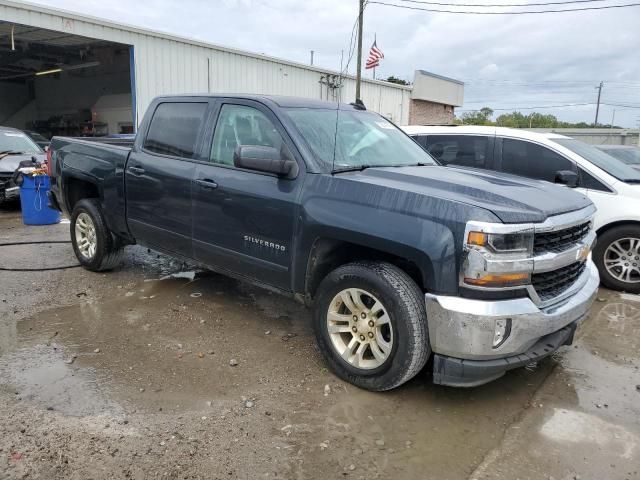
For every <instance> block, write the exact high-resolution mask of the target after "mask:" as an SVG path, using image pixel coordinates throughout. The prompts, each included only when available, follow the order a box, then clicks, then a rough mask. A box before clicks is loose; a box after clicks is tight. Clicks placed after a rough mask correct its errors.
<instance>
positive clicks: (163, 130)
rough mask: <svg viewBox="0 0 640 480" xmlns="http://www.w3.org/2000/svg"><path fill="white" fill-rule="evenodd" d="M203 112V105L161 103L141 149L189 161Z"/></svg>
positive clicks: (204, 104)
mask: <svg viewBox="0 0 640 480" xmlns="http://www.w3.org/2000/svg"><path fill="white" fill-rule="evenodd" d="M206 110H207V104H206V103H161V104H160V105H158V108H156V111H155V112H154V114H153V118H152V119H151V125H150V126H149V131H148V132H147V138H145V140H144V148H145V149H146V150H149V151H150V152H154V153H160V154H162V155H172V156H176V157H184V158H193V157H194V153H195V150H196V140H197V138H198V133H199V132H200V128H201V126H202V123H203V121H204V114H205V112H206Z"/></svg>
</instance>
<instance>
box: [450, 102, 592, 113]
mask: <svg viewBox="0 0 640 480" xmlns="http://www.w3.org/2000/svg"><path fill="white" fill-rule="evenodd" d="M587 105H595V102H590V103H565V104H563V105H540V106H537V107H509V108H492V109H491V110H493V111H507V110H535V109H542V108H562V107H582V106H587ZM458 111H463V112H479V111H480V109H472V108H470V109H466V108H462V109H459V110H458Z"/></svg>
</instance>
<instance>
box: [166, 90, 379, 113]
mask: <svg viewBox="0 0 640 480" xmlns="http://www.w3.org/2000/svg"><path fill="white" fill-rule="evenodd" d="M194 97H195V98H238V99H243V100H255V101H258V102H261V103H272V104H274V105H276V106H278V107H283V108H318V109H330V110H337V109H340V110H358V108H357V107H355V106H354V105H352V104H350V103H348V102H329V101H326V100H315V99H312V98H304V97H290V96H286V95H258V94H242V93H240V94H236V93H220V94H211V93H203V94H187V95H161V96H159V97H157V98H158V99H162V100H179V99H181V98H194ZM365 107H366V105H365Z"/></svg>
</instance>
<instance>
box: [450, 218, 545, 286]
mask: <svg viewBox="0 0 640 480" xmlns="http://www.w3.org/2000/svg"><path fill="white" fill-rule="evenodd" d="M466 235H467V236H466V238H465V243H464V249H465V251H466V252H467V256H466V259H465V261H464V262H463V270H462V275H461V276H462V281H463V283H465V284H466V285H472V286H475V287H484V288H505V287H517V286H521V285H527V284H529V283H531V272H532V270H533V240H534V231H533V229H526V230H519V231H517V232H505V233H494V232H487V231H481V230H475V229H467V234H466Z"/></svg>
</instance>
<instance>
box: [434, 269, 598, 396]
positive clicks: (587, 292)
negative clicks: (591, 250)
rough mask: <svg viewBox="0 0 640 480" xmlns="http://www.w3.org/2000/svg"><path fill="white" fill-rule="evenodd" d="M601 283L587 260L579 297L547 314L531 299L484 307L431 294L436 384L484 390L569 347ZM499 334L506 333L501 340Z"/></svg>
mask: <svg viewBox="0 0 640 480" xmlns="http://www.w3.org/2000/svg"><path fill="white" fill-rule="evenodd" d="M599 283H600V278H599V276H598V270H597V269H596V266H595V265H594V264H593V262H592V261H591V260H588V264H587V268H585V271H584V272H583V274H582V275H581V276H580V278H578V280H577V281H576V282H575V284H574V286H573V287H572V288H574V289H575V293H573V294H572V295H571V296H570V297H568V298H566V299H564V300H562V301H561V302H559V303H557V304H554V305H551V306H548V307H545V308H543V309H540V308H538V307H537V306H536V304H535V303H534V302H533V301H532V300H531V299H530V298H517V299H513V300H498V301H484V300H473V299H467V298H461V297H451V296H444V295H432V294H429V293H427V294H426V295H425V298H426V303H427V320H428V324H429V339H430V342H431V349H432V351H433V352H434V354H435V359H434V369H433V379H434V383H439V384H443V385H451V386H468V387H472V386H476V385H482V384H483V383H487V382H489V381H491V380H494V379H496V378H498V377H500V376H502V375H504V373H505V372H506V371H507V370H511V369H512V368H517V367H521V366H523V365H526V364H529V363H532V362H535V361H537V360H540V359H542V358H544V357H546V356H548V355H551V354H552V353H553V352H555V351H556V350H557V349H558V348H559V347H560V346H562V345H565V344H570V343H571V341H572V340H573V332H574V331H575V329H576V326H577V325H578V323H579V322H580V321H581V320H582V319H583V318H584V317H585V316H586V315H587V314H588V313H589V309H590V308H591V305H592V303H593V300H594V298H595V296H596V294H597V291H598V285H599ZM504 325H508V327H507V328H506V329H505V328H504ZM498 328H500V329H501V331H502V332H503V333H502V335H501V336H500V337H498V336H497V335H496V332H497V329H498ZM497 338H501V341H500V342H499V343H496V339H497Z"/></svg>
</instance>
